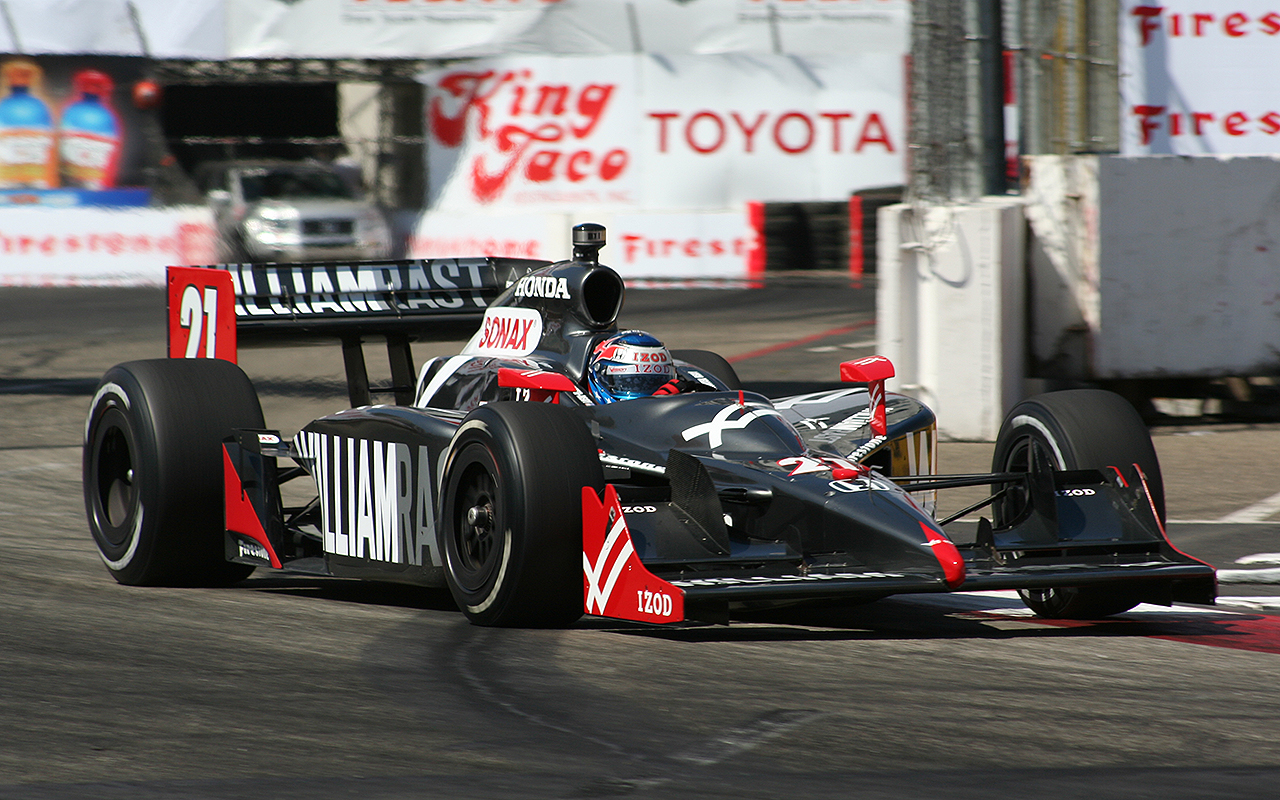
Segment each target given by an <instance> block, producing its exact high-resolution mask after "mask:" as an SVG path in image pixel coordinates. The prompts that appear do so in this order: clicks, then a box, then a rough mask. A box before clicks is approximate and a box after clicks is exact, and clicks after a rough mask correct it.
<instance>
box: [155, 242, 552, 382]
mask: <svg viewBox="0 0 1280 800" xmlns="http://www.w3.org/2000/svg"><path fill="white" fill-rule="evenodd" d="M549 263H550V262H547V261H535V260H531V259H518V258H433V259H416V260H409V261H364V262H356V263H350V264H343V263H336V262H324V263H307V264H229V265H218V266H211V267H169V269H168V274H167V281H166V282H167V285H168V306H169V309H168V332H169V355H170V357H173V358H221V359H224V360H227V361H236V358H237V353H238V350H239V348H241V347H245V346H254V345H277V346H279V345H289V344H306V343H311V342H316V341H324V340H336V341H338V342H341V344H342V352H343V361H344V363H345V365H346V370H347V389H348V394H349V395H350V399H351V403H352V405H353V406H358V405H367V404H368V403H369V397H370V394H371V390H370V387H369V379H368V373H367V371H366V369H365V365H364V354H363V350H362V349H361V347H360V345H361V343H362V342H364V341H366V340H368V339H371V338H385V339H386V341H387V353H388V357H389V358H390V361H391V374H392V381H393V384H394V385H393V386H392V387H391V388H390V391H392V392H394V394H395V395H396V402H397V403H401V404H405V403H409V402H412V400H413V397H412V394H413V381H414V368H413V357H412V354H411V353H410V349H409V343H410V342H412V341H429V340H440V339H449V338H462V339H465V338H467V337H469V336H470V335H471V334H472V333H473V332H474V331H475V328H476V327H477V326H478V325H479V324H480V323H481V321H482V320H483V318H484V310H485V309H486V308H487V307H488V306H489V304H490V303H492V302H493V301H494V300H495V299H496V298H497V297H498V296H499V295H500V294H502V293H503V292H504V291H506V290H507V287H509V286H511V285H512V284H513V283H515V281H516V280H518V279H519V278H521V277H523V276H525V275H527V274H528V273H530V272H532V271H533V270H535V269H538V268H540V267H544V266H546V265H547V264H549Z"/></svg>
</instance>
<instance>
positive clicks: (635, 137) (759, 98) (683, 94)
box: [423, 53, 906, 213]
mask: <svg viewBox="0 0 1280 800" xmlns="http://www.w3.org/2000/svg"><path fill="white" fill-rule="evenodd" d="M903 71H904V64H903V59H902V56H901V54H900V53H899V54H888V53H868V54H854V55H844V56H811V57H805V58H800V57H795V56H792V57H788V56H671V57H663V56H600V57H591V58H571V57H554V56H528V57H511V58H502V59H481V60H476V61H471V62H468V63H466V64H464V65H458V66H455V67H452V68H449V69H444V70H439V71H434V72H431V73H429V74H426V75H424V76H423V80H424V82H425V83H426V84H427V86H428V92H427V122H428V171H427V184H428V202H429V207H430V208H432V209H435V210H441V211H447V212H453V213H458V212H467V213H470V212H475V211H478V210H499V211H505V212H512V211H535V212H549V211H562V212H570V213H601V212H622V211H658V210H661V211H669V210H684V209H702V210H723V209H727V208H735V207H740V206H741V204H742V203H744V202H748V201H753V200H769V201H789V200H841V199H845V198H847V197H848V196H849V195H850V193H852V192H853V191H855V190H857V189H862V188H868V187H873V186H884V185H895V184H901V183H902V182H903V180H904V159H903V153H904V151H905V147H906V130H905V119H904V109H903V100H902V98H903V93H902V91H903V85H902V80H903Z"/></svg>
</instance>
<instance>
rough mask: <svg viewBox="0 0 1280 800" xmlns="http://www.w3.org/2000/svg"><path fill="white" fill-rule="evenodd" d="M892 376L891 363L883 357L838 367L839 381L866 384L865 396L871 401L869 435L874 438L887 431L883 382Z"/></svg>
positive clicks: (845, 363)
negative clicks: (871, 434) (872, 435)
mask: <svg viewBox="0 0 1280 800" xmlns="http://www.w3.org/2000/svg"><path fill="white" fill-rule="evenodd" d="M893 375H894V372H893V362H892V361H890V360H889V359H887V358H885V357H884V356H867V357H866V358H859V359H858V360H857V361H846V362H844V363H843V364H841V365H840V380H841V381H843V382H845V383H865V384H867V394H868V395H869V396H870V399H871V433H873V434H874V435H876V436H884V435H885V434H886V432H887V431H888V427H889V425H888V422H887V421H886V420H885V415H884V382H885V380H887V379H888V378H892V377H893Z"/></svg>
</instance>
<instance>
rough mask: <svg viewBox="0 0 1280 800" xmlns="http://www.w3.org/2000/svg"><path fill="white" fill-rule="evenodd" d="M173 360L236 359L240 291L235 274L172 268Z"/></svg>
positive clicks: (170, 292)
mask: <svg viewBox="0 0 1280 800" xmlns="http://www.w3.org/2000/svg"><path fill="white" fill-rule="evenodd" d="M167 278H168V284H169V357H170V358H221V359H222V360H223V361H230V362H232V363H235V360H236V290H235V286H234V284H233V283H232V282H231V273H230V272H228V271H226V270H224V269H210V268H209V267H169V269H168V271H167Z"/></svg>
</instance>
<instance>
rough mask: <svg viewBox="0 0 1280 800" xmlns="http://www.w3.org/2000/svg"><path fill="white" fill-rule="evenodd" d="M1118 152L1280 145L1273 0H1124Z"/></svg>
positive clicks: (1279, 51)
mask: <svg viewBox="0 0 1280 800" xmlns="http://www.w3.org/2000/svg"><path fill="white" fill-rule="evenodd" d="M1120 31H1121V38H1120V53H1121V59H1120V62H1121V63H1120V103H1121V107H1120V120H1121V152H1122V153H1123V154H1125V155H1157V154H1176V155H1201V154H1209V153H1232V154H1240V153H1254V154H1264V153H1276V152H1280V96H1277V94H1276V92H1275V89H1274V86H1273V84H1274V82H1275V74H1276V72H1277V70H1278V69H1280V6H1278V5H1277V4H1276V3H1275V2H1274V0H1238V1H1237V2H1234V3H1231V4H1229V5H1224V4H1222V3H1220V2H1214V0H1167V1H1166V2H1160V3H1155V2H1147V1H1146V0H1124V1H1123V2H1122V3H1121V8H1120Z"/></svg>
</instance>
